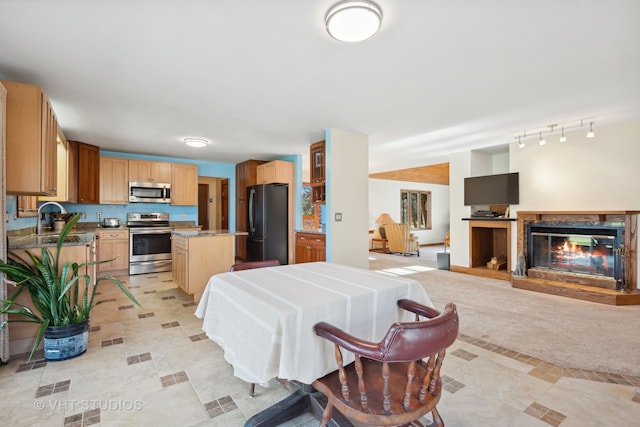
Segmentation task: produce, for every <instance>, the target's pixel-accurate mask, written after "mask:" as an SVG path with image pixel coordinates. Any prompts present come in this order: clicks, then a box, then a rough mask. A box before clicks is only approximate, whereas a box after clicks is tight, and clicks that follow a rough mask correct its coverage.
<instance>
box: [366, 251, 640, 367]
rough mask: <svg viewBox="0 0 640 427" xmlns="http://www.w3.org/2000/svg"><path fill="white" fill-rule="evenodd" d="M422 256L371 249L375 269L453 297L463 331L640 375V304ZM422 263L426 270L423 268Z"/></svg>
mask: <svg viewBox="0 0 640 427" xmlns="http://www.w3.org/2000/svg"><path fill="white" fill-rule="evenodd" d="M436 250H441V248H433V247H427V248H421V255H422V256H420V257H419V258H417V257H415V256H412V257H403V256H400V255H387V254H378V253H373V252H371V253H370V261H369V268H370V269H372V270H384V269H389V268H397V267H402V268H400V269H398V270H396V271H397V272H398V273H399V274H410V277H413V278H415V279H416V280H418V281H420V282H421V283H422V284H423V285H424V287H425V289H426V291H427V293H428V294H429V297H430V298H431V300H432V301H433V303H434V304H435V306H436V308H442V307H443V306H444V304H445V303H446V302H448V301H453V302H454V303H455V304H456V305H457V307H458V313H459V315H460V332H461V333H463V334H466V335H469V336H471V337H474V338H481V339H484V340H486V341H488V342H491V343H493V344H497V345H501V346H504V347H507V348H509V349H512V350H515V351H517V352H520V353H525V354H529V355H531V356H534V357H537V358H540V359H542V360H545V361H547V362H550V363H554V364H557V365H559V366H561V367H567V368H579V369H587V370H594V371H604V372H611V373H616V374H623V375H633V376H640V306H618V307H616V306H609V305H604V304H597V303H592V302H587V301H580V300H574V299H570V298H565V297H559V296H554V295H547V294H543V293H538V292H532V291H526V290H521V289H514V288H512V287H511V284H510V283H509V282H506V281H502V280H494V279H487V278H484V277H478V276H472V275H467V274H460V273H452V272H450V271H446V270H437V269H433V270H428V271H416V270H413V269H412V268H411V266H418V267H434V268H435V266H436V263H435V252H436ZM417 270H420V268H418V269H417Z"/></svg>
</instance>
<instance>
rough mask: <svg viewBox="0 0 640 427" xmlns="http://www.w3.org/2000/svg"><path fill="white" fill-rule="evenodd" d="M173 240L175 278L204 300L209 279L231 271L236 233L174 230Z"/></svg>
mask: <svg viewBox="0 0 640 427" xmlns="http://www.w3.org/2000/svg"><path fill="white" fill-rule="evenodd" d="M191 233H192V234H191ZM172 240H173V281H174V282H176V284H177V285H178V287H180V289H182V290H183V291H184V292H185V293H187V294H189V295H193V300H194V301H196V302H197V301H200V298H201V297H202V293H203V292H204V289H205V288H206V286H207V282H209V278H210V277H211V276H213V275H214V274H218V273H224V272H227V271H229V269H230V268H231V265H232V264H233V263H234V259H235V236H234V235H233V234H223V235H211V234H207V233H206V232H204V234H200V233H198V232H185V233H180V232H174V233H173V235H172Z"/></svg>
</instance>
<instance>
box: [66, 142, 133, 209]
mask: <svg viewBox="0 0 640 427" xmlns="http://www.w3.org/2000/svg"><path fill="white" fill-rule="evenodd" d="M74 144H75V148H76V150H77V151H76V160H75V161H76V162H77V163H76V164H75V167H74V168H75V170H76V177H77V178H76V179H77V186H76V190H77V194H78V195H77V203H92V204H97V203H100V147H96V146H95V145H90V144H85V143H83V142H75V143H74ZM72 169H73V168H72ZM127 185H128V183H127ZM128 191H129V190H128V188H127V189H126V190H125V192H128Z"/></svg>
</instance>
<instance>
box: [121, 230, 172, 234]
mask: <svg viewBox="0 0 640 427" xmlns="http://www.w3.org/2000/svg"><path fill="white" fill-rule="evenodd" d="M130 233H131V234H167V233H171V230H166V229H165V230H135V231H134V230H130Z"/></svg>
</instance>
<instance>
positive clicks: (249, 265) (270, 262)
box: [230, 259, 280, 271]
mask: <svg viewBox="0 0 640 427" xmlns="http://www.w3.org/2000/svg"><path fill="white" fill-rule="evenodd" d="M278 265H280V261H278V260H277V259H266V260H264V261H248V262H239V263H236V264H233V265H232V266H231V270H230V271H241V270H252V269H254V268H263V267H275V266H278Z"/></svg>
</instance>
